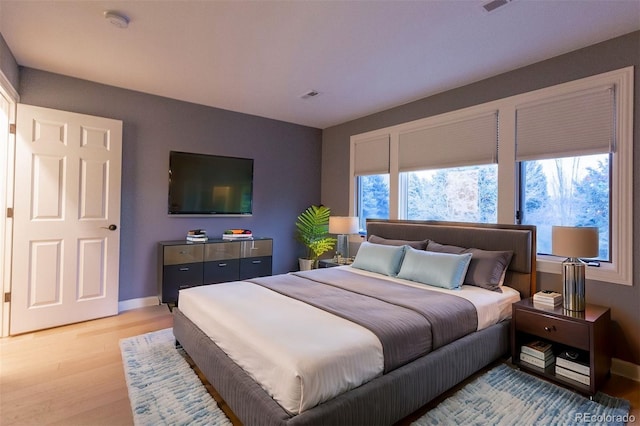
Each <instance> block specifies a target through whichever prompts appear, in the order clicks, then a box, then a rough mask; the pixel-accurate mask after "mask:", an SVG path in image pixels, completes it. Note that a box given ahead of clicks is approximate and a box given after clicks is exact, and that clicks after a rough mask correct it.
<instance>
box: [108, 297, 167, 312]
mask: <svg viewBox="0 0 640 426" xmlns="http://www.w3.org/2000/svg"><path fill="white" fill-rule="evenodd" d="M159 304H160V301H159V300H158V297H157V296H150V297H140V298H138V299H128V300H121V301H120V302H118V312H122V311H129V310H131V309H137V308H144V307H145V306H155V305H159Z"/></svg>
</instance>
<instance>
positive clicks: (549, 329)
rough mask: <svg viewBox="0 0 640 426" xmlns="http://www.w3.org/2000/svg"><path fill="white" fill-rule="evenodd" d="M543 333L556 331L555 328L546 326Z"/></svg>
mask: <svg viewBox="0 0 640 426" xmlns="http://www.w3.org/2000/svg"><path fill="white" fill-rule="evenodd" d="M544 331H548V332H549V333H551V332H552V331H556V326H555V325H552V326H551V327H549V326H548V325H546V326H545V327H544Z"/></svg>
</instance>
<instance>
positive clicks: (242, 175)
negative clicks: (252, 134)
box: [168, 151, 253, 216]
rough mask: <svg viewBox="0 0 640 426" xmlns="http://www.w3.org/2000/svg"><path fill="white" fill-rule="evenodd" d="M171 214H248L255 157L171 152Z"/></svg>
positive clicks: (251, 203) (249, 212) (251, 197)
mask: <svg viewBox="0 0 640 426" xmlns="http://www.w3.org/2000/svg"><path fill="white" fill-rule="evenodd" d="M168 206H169V207H168V211H169V215H194V216H195V215H197V216H220V215H228V216H229V215H233V216H238V215H241V216H249V215H251V214H252V213H253V208H252V207H253V159H251V158H238V157H224V156H220V155H208V154H195V153H189V152H178V151H171V152H170V153H169V205H168Z"/></svg>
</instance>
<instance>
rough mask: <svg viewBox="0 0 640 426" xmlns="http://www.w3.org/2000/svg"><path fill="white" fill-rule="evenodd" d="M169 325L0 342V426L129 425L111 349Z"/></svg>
mask: <svg viewBox="0 0 640 426" xmlns="http://www.w3.org/2000/svg"><path fill="white" fill-rule="evenodd" d="M172 324H173V319H172V317H171V313H170V312H169V310H168V309H167V307H166V306H153V307H147V308H142V309H136V310H131V311H127V312H123V313H121V314H120V315H117V316H114V317H109V318H103V319H99V320H95V321H89V322H85V323H80V324H73V325H69V326H65V327H58V328H54V329H50V330H44V331H39V332H36V333H29V334H24V335H21V336H16V337H9V338H4V339H0V424H1V425H3V426H9V425H45V424H51V425H56V424H57V425H79V426H80V425H82V426H85V425H86V426H89V425H110V426H111V425H114V426H115V425H131V424H133V418H132V415H131V408H130V405H129V398H128V396H127V386H126V384H125V379H124V371H123V368H122V358H121V356H120V348H119V346H118V341H119V340H120V339H122V338H125V337H131V336H135V335H138V334H143V333H147V332H150V331H155V330H161V329H163V328H167V327H171V326H172ZM209 389H210V391H211V388H210V387H209ZM603 390H604V391H605V392H606V393H608V394H609V395H614V396H618V397H621V398H625V399H627V400H629V401H631V405H632V412H631V414H633V415H635V418H636V422H640V384H639V383H636V382H633V381H631V380H628V379H624V378H622V377H618V376H613V377H612V378H611V380H609V382H608V383H607V385H606V386H605V388H604V389H603ZM432 406H435V402H434V403H432V404H429V406H428V408H431V407H432ZM421 411H425V410H421ZM410 420H411V417H410V418H408V419H406V420H405V421H402V422H400V424H409V421H410ZM234 423H237V422H234Z"/></svg>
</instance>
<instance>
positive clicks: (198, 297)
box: [179, 266, 520, 414]
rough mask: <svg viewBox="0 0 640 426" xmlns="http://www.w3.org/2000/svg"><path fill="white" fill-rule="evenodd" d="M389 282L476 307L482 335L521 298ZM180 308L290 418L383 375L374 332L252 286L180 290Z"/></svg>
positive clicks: (474, 289) (505, 291)
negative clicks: (441, 294)
mask: <svg viewBox="0 0 640 426" xmlns="http://www.w3.org/2000/svg"><path fill="white" fill-rule="evenodd" d="M342 268H345V269H347V270H349V271H351V272H353V273H358V274H364V275H367V274H371V275H372V276H375V277H377V278H381V277H383V276H382V275H379V274H373V273H370V272H366V271H361V270H356V269H355V268H350V267H348V266H344V267H342ZM384 278H385V279H389V280H393V281H394V282H397V283H401V284H404V285H410V286H414V287H417V288H427V289H428V290H437V291H443V292H449V293H451V294H454V295H456V296H460V297H463V298H465V299H467V300H469V301H470V302H471V303H472V304H473V305H474V306H475V307H476V311H477V315H478V329H479V330H480V329H483V328H486V327H488V326H490V325H491V324H495V323H497V322H499V321H501V320H503V319H505V318H508V317H509V316H510V313H511V304H512V303H513V302H514V301H517V300H518V299H519V298H520V297H519V294H518V292H517V291H515V290H513V289H510V288H509V287H504V289H503V293H498V292H491V291H487V290H483V289H480V288H477V287H470V286H463V288H462V289H460V290H444V289H437V288H434V287H431V286H428V287H426V286H423V285H420V284H416V283H412V282H410V281H405V280H400V279H394V278H389V277H384ZM179 308H180V310H181V312H182V313H183V314H184V315H185V316H187V317H188V318H189V319H190V320H191V321H192V322H193V323H194V324H196V325H197V326H198V327H199V328H200V329H201V330H202V331H203V332H204V333H205V334H206V335H207V336H209V338H211V339H212V340H213V341H214V342H215V343H216V344H217V345H218V346H219V347H220V348H221V349H222V350H223V351H225V352H226V353H227V355H229V357H230V358H231V359H232V360H233V361H234V362H235V363H236V364H238V365H239V366H241V367H242V368H243V369H244V370H245V371H246V372H247V373H248V374H249V375H250V376H252V377H253V379H254V380H256V382H258V383H260V384H261V385H262V387H263V388H264V389H265V391H266V392H267V393H268V394H269V395H270V396H271V397H272V398H274V400H276V401H277V402H278V403H279V404H280V405H281V406H282V407H283V408H284V409H285V410H287V411H288V412H289V413H291V414H298V413H301V412H303V411H305V410H307V409H309V408H312V407H314V406H316V405H317V404H319V403H322V402H324V401H327V400H329V399H331V398H333V397H335V396H337V395H339V394H341V393H343V392H346V391H348V390H351V389H354V388H356V387H358V386H360V385H361V384H363V383H365V382H367V381H369V380H371V379H372V378H374V377H377V376H379V375H381V374H382V372H383V367H384V357H383V350H382V345H381V343H380V341H379V340H378V339H377V338H376V336H375V335H374V334H373V333H372V332H371V331H369V330H368V329H366V328H364V327H361V326H359V325H357V324H355V323H352V322H351V321H348V320H345V319H343V318H340V317H338V316H335V315H332V314H330V313H327V312H325V311H323V310H320V309H317V308H315V307H313V306H311V305H308V304H306V303H304V302H300V301H298V300H295V299H292V298H289V297H287V296H283V295H281V294H279V293H276V292H273V291H271V290H269V289H266V288H264V287H261V286H259V285H256V284H252V283H250V282H246V281H242V282H231V283H224V284H214V285H208V286H200V287H193V288H190V289H185V290H182V291H181V292H180V298H179ZM292 319H293V320H292Z"/></svg>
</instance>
